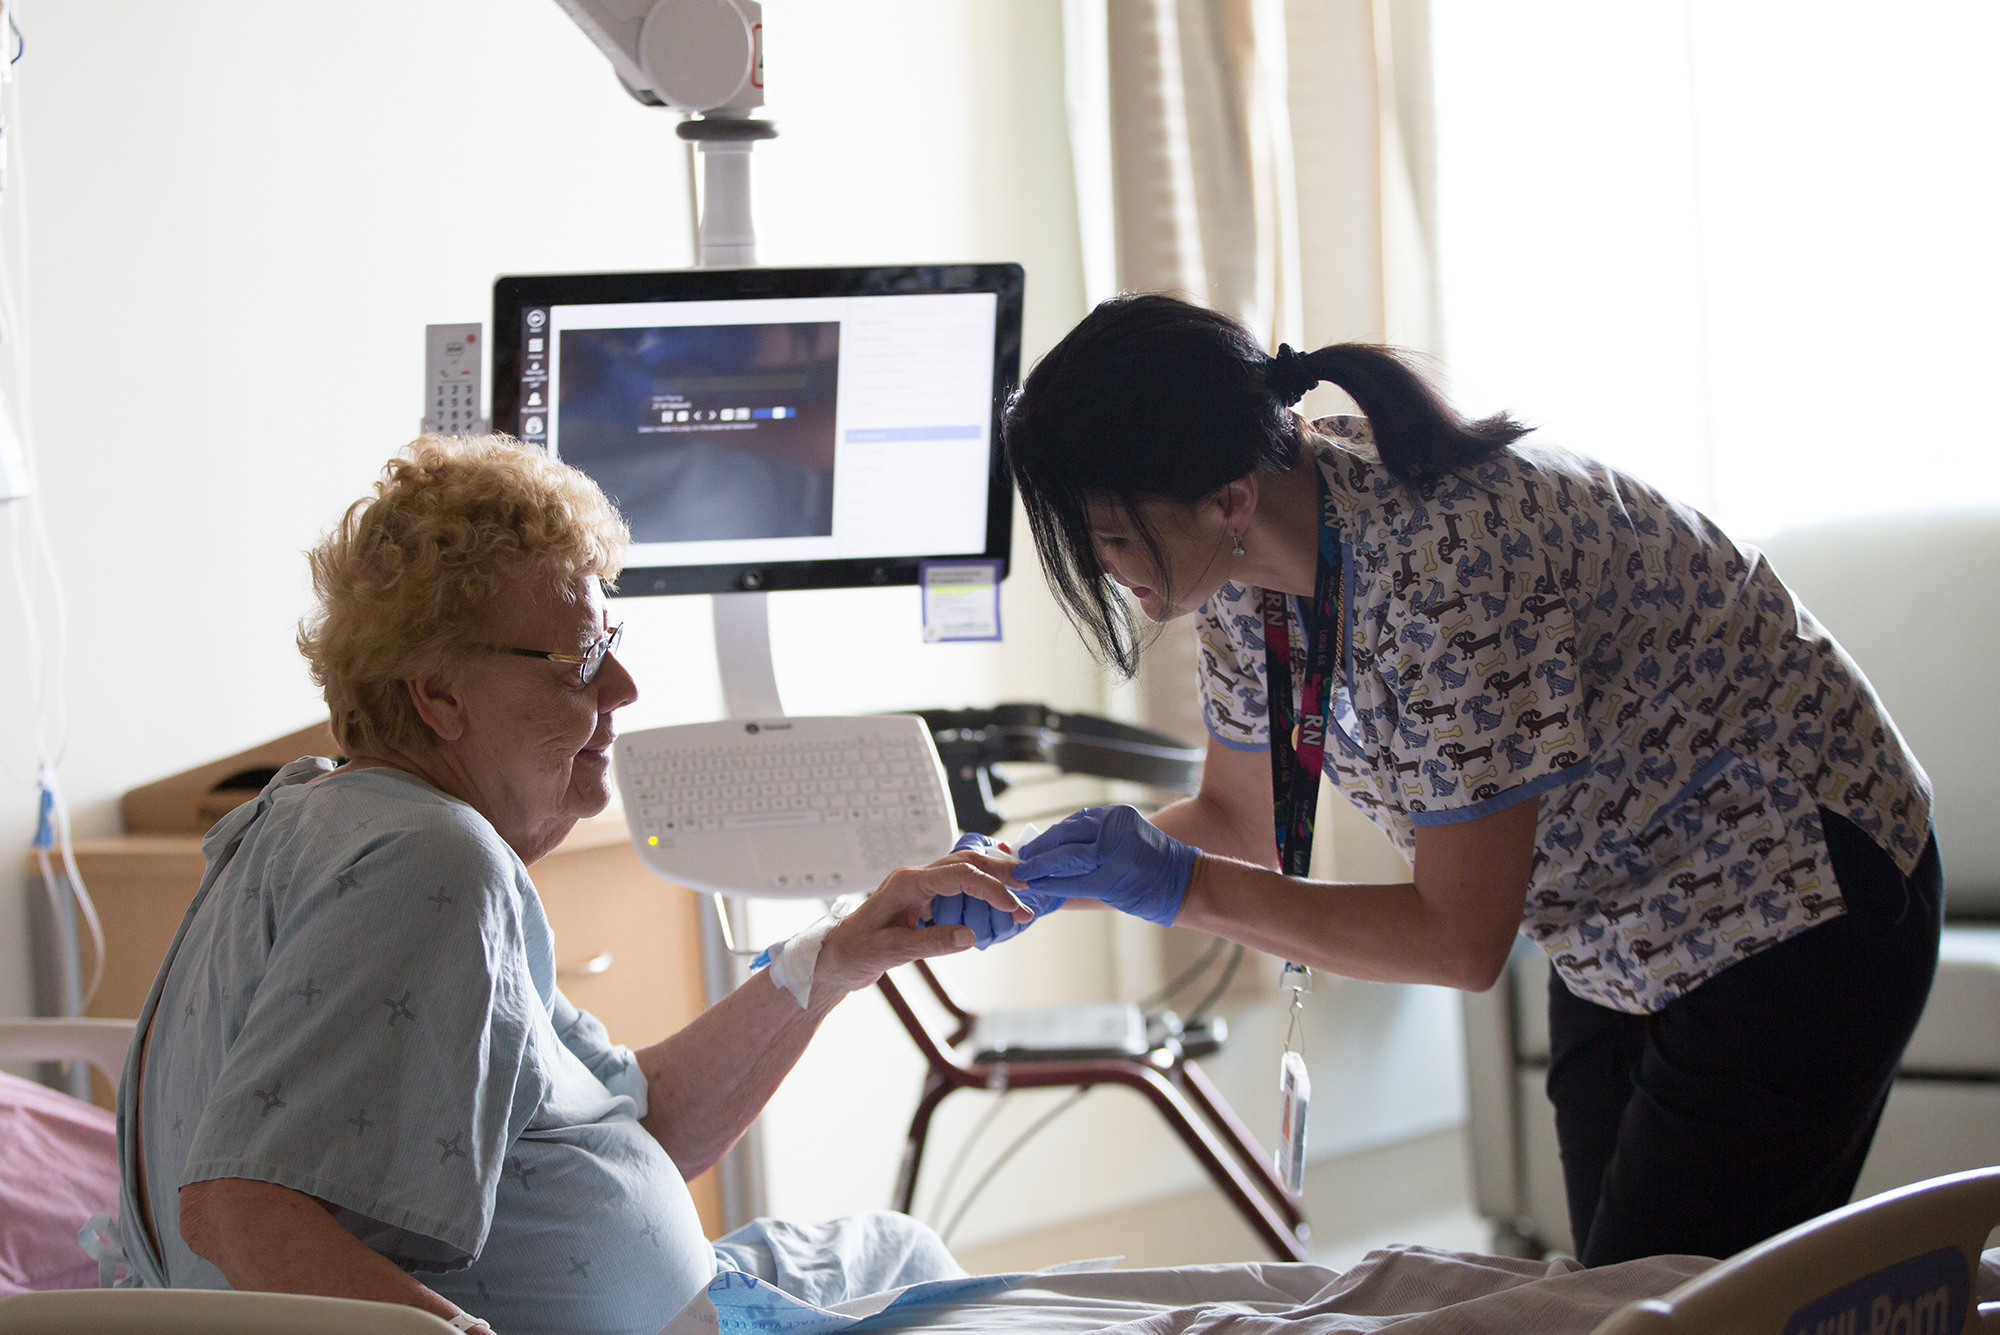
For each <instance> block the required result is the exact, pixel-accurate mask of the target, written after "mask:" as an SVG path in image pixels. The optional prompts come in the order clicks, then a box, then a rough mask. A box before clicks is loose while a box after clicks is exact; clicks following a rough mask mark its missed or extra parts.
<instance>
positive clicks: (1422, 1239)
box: [954, 1127, 1493, 1273]
mask: <svg viewBox="0 0 2000 1335" xmlns="http://www.w3.org/2000/svg"><path fill="white" fill-rule="evenodd" d="M1306 1212H1307V1217H1308V1218H1310V1219H1311V1220H1312V1221H1313V1229H1314V1255H1315V1258H1316V1259H1317V1260H1318V1261H1319V1262H1320V1264H1322V1265H1325V1266H1328V1267H1329V1268H1332V1269H1336V1270H1345V1269H1347V1268H1348V1267H1349V1266H1352V1265H1353V1264H1354V1263H1355V1262H1357V1261H1359V1260H1360V1259H1361V1258H1362V1257H1364V1256H1366V1255H1367V1254H1368V1253H1369V1252H1371V1251H1373V1250H1375V1249H1376V1248H1378V1247H1384V1246H1389V1245H1391V1244H1396V1243H1404V1244H1407V1243H1420V1244H1422V1245H1425V1246H1430V1247H1437V1248H1440V1249H1443V1250H1448V1251H1471V1252H1487V1251H1490V1250H1492V1240H1493V1239H1492V1230H1491V1228H1490V1227H1489V1226H1488V1225H1487V1223H1486V1222H1485V1221H1484V1220H1483V1219H1481V1218H1480V1217H1479V1216H1478V1215H1477V1214H1476V1213H1475V1212H1474V1211H1473V1208H1472V1193H1471V1183H1470V1181H1469V1179H1468V1176H1467V1173H1466V1152H1465V1136H1464V1131H1463V1128H1460V1127H1450V1128H1447V1129H1445V1130H1442V1131H1438V1132H1434V1133H1432V1134H1430V1135H1427V1136H1420V1137H1417V1138H1415V1139H1412V1140H1407V1141H1402V1142H1398V1143H1396V1144H1393V1145H1385V1146H1381V1147H1378V1148H1375V1149H1371V1150H1365V1151H1362V1152H1360V1153H1357V1154H1351V1155H1344V1156H1340V1157H1338V1158H1331V1159H1323V1160H1319V1161H1317V1162H1315V1163H1313V1164H1311V1165H1310V1166H1309V1168H1308V1170H1307V1181H1306ZM954 1250H955V1251H956V1252H957V1254H958V1257H959V1259H960V1261H961V1262H963V1263H964V1264H965V1266H966V1268H967V1269H970V1270H973V1271H975V1272H980V1273H996V1272H1004V1271H1014V1270H1032V1269H1036V1268H1038V1267H1041V1266H1045V1265H1053V1264H1056V1263H1057V1262H1061V1261H1072V1260H1077V1259H1080V1258H1083V1257H1091V1256H1121V1257H1123V1258H1124V1264H1125V1265H1126V1266H1127V1267H1132V1268H1139V1267H1149V1266H1175V1265H1196V1264H1201V1263H1204V1262H1223V1261H1263V1260H1269V1259H1271V1255H1270V1252H1269V1250H1268V1249H1267V1248H1265V1246H1264V1245H1263V1243H1262V1242H1261V1241H1259V1240H1258V1238H1257V1237H1256V1235H1255V1234H1253V1233H1252V1232H1251V1231H1250V1229H1249V1228H1248V1227H1247V1226H1246V1225H1245V1224H1244V1223H1243V1222H1242V1220H1241V1219H1240V1218H1239V1217H1238V1216H1237V1215H1236V1213H1235V1212H1234V1211H1233V1210H1232V1209H1231V1208H1230V1207H1229V1206H1228V1204H1227V1203H1226V1202H1225V1201H1224V1200H1223V1199H1222V1197H1221V1196H1220V1195H1219V1194H1218V1193H1216V1192H1215V1191H1213V1190H1201V1191H1196V1192H1191V1193H1188V1194H1186V1195H1182V1196H1175V1197H1170V1198H1167V1199H1164V1200H1156V1201H1148V1202H1147V1203H1145V1204H1144V1205H1142V1206H1137V1207H1133V1208H1131V1209H1126V1210H1119V1211H1116V1212H1113V1213H1111V1214H1106V1215H1099V1216H1096V1217H1093V1218H1088V1219H1079V1220H1071V1221H1067V1222H1064V1223H1060V1224H1056V1225H1052V1226H1051V1227H1049V1228H1046V1229H1041V1230H1038V1231H1036V1232H1034V1233H1029V1234H1022V1235H1018V1236H1015V1237H1010V1238H1002V1239H994V1240H989V1241H986V1242H983V1243H980V1244H976V1245H970V1246H960V1247H956V1248H954Z"/></svg>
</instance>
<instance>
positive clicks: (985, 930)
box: [931, 834, 1064, 950]
mask: <svg viewBox="0 0 2000 1335" xmlns="http://www.w3.org/2000/svg"><path fill="white" fill-rule="evenodd" d="M943 861H945V862H963V863H966V864H967V865H969V866H974V867H978V868H980V869H981V870H982V871H985V872H987V873H989V874H990V875H993V876H997V877H1000V878H1001V879H1003V880H1004V881H1006V883H1007V887H1008V888H1009V889H1010V890H1012V891H1013V892H1014V897H1015V898H1016V899H1018V900H1020V901H1021V902H1022V903H1023V904H1025V905H1027V906H1028V908H1029V909H1031V910H1033V912H1034V915H1035V917H1036V918H1039V917H1041V916H1042V915H1043V914H1044V913H1053V912H1055V911H1056V910H1057V909H1059V908H1061V907H1062V906H1063V902H1064V899H1063V896H1061V895H1053V894H1049V893H1048V892H1046V891H1036V890H1032V889H1030V888H1029V887H1028V886H1027V885H1025V884H1024V883H1022V882H1021V881H1018V880H1015V879H1014V874H1013V869H1014V865H1015V864H1016V863H1017V862H1019V861H1020V859H1019V858H1017V857H1015V856H1014V850H1013V849H1011V848H1009V847H1007V845H1005V844H999V843H995V842H994V841H993V840H991V839H988V838H987V837H986V836H985V835H983V834H966V835H961V836H959V840H958V842H957V843H956V844H954V845H952V851H951V853H950V854H949V855H948V856H947V857H945V858H944V859H943ZM932 865H933V866H936V865H937V864H936V863H933V864H932ZM931 921H933V922H935V923H938V924H940V925H947V926H949V925H954V924H956V925H963V926H965V927H969V928H971V929H972V938H973V944H974V945H976V946H978V947H979V948H980V949H981V950H984V949H986V947H988V946H990V945H993V944H995V943H996V942H1000V941H1005V940H1008V939H1009V938H1011V937H1015V936H1018V935H1020V934H1021V933H1022V932H1023V931H1025V930H1027V926H1028V923H1030V922H1033V921H1034V919H1033V918H1030V919H1027V920H1025V921H1024V920H1023V919H1022V918H1021V917H1020V916H1019V915H1017V914H1011V913H1000V912H997V911H995V909H994V908H993V907H992V905H990V904H988V903H986V902H985V901H984V900H981V899H977V898H973V897H971V896H967V895H941V896H939V897H938V898H937V900H935V901H934V902H933V903H932V905H931Z"/></svg>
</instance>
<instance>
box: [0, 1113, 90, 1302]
mask: <svg viewBox="0 0 2000 1335" xmlns="http://www.w3.org/2000/svg"><path fill="white" fill-rule="evenodd" d="M100 1210H103V1211H106V1212H108V1213H110V1214H112V1215H116V1214H117V1212H118V1151H117V1134H116V1131H115V1130H114V1125H113V1119H112V1116H111V1114H110V1113H108V1112H105V1111H104V1110H103V1109H102V1108H97V1107H93V1106H91V1105H90V1104H88V1103H80V1102H78V1101H77V1100H75V1099H73V1098H70V1097H69V1096H68V1095H66V1094H58V1093H57V1092H56V1091H54V1090H52V1089H45V1088H43V1087H42V1086H41V1085H37V1084H33V1083H31V1082H29V1081H26V1080H21V1079H18V1078H16V1077H14V1076H11V1075H7V1074H5V1073H0V1297H5V1296H6V1295H8V1294H12V1293H21V1292H23V1291H25V1290H28V1289H94V1288H96V1287H97V1262H95V1261H93V1260H91V1259H90V1258H89V1257H87V1256H85V1255H84V1254H83V1249H82V1248H81V1247H79V1246H78V1245H77V1241H76V1231H77V1230H78V1229H80V1228H82V1227H83V1223H84V1220H86V1219H88V1218H90V1216H91V1215H93V1214H95V1213H97V1212H98V1211H100Z"/></svg>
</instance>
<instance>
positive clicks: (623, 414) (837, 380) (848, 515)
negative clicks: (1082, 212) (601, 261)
mask: <svg viewBox="0 0 2000 1335" xmlns="http://www.w3.org/2000/svg"><path fill="white" fill-rule="evenodd" d="M1021 289H1022V275H1021V269H1020V266H1018V265H1013V264H990V265H953V266H937V267H929V268H865V269H864V268H850V269H692V270H684V271H679V272H672V273H650V274H571V275H548V276H534V277H508V278H502V279H500V280H499V281H498V282H496V283H495V284H494V288H493V332H494V337H493V363H494V364H493V422H494V427H495V429H496V430H500V431H507V432H511V433H512V434H513V435H515V436H518V437H519V438H520V439H521V440H522V441H523V442H525V443H527V444H530V445H534V446H537V447H540V448H542V449H546V450H547V451H548V452H549V453H550V454H551V455H553V456H555V457H556V458H559V459H561V460H562V461H563V462H565V463H568V464H570V465H572V466H574V467H576V468H579V469H581V470H582V471H583V472H585V473H587V474H589V475H590V477H591V478H593V479H594V480H595V481H596V482H597V483H598V485H599V486H601V487H603V488H604V491H605V493H606V494H607V495H609V496H610V497H611V499H612V500H613V501H614V502H615V503H616V504H617V506H618V508H619V511H620V512H621V513H622V514H623V515H624V516H625V520H626V522H627V523H628V524H629V525H631V528H632V547H631V549H630V550H629V551H628V552H627V554H626V573H625V575H624V577H623V578H622V579H621V580H620V582H619V587H618V592H619V593H621V594H656V593H717V592H724V591H730V590H744V589H803V588H831V587H842V586H857V585H874V584H909V583H914V582H915V581H916V578H917V571H918V567H919V565H920V564H921V563H922V562H924V561H928V560H933V559H938V558H950V557H958V558H966V557H983V558H990V559H993V560H998V561H1000V562H1002V570H1003V572H1004V570H1005V562H1006V560H1007V549H1008V539H1009V536H1010V532H1009V530H1010V527H1011V523H1012V515H1013V496H1012V491H1011V488H1010V486H1009V483H1008V480H1007V477H1006V473H1005V471H1004V468H1003V466H1002V464H1001V461H1000V450H999V438H1000V433H999V423H1000V411H1001V409H1002V407H1003V406H1004V404H1005V402H1006V396H1007V394H1008V392H1009V391H1010V390H1011V389H1012V388H1013V386H1014V383H1015V380H1016V378H1017V376H1018V375H1019V371H1020V346H1021Z"/></svg>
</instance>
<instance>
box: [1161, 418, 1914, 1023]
mask: <svg viewBox="0 0 2000 1335" xmlns="http://www.w3.org/2000/svg"><path fill="white" fill-rule="evenodd" d="M1319 425H1320V427H1321V428H1322V429H1323V430H1325V431H1327V432H1328V433H1330V434H1331V436H1332V437H1333V438H1334V441H1333V443H1332V444H1330V445H1328V446H1327V447H1325V448H1323V449H1322V450H1321V451H1320V453H1319V455H1318V463H1319V469H1320V474H1321V477H1322V478H1323V479H1324V481H1325V483H1326V492H1325V512H1324V516H1323V523H1324V528H1325V531H1326V532H1327V533H1328V534H1330V535H1331V537H1332V540H1335V541H1337V542H1338V543H1339V544H1340V547H1341V550H1342V553H1343V560H1344V572H1345V577H1346V578H1345V592H1344V602H1343V606H1344V608H1345V610H1346V616H1347V622H1348V633H1349V640H1348V654H1347V659H1346V661H1345V662H1344V663H1343V664H1342V665H1341V675H1340V682H1339V686H1338V694H1337V699H1336V702H1335V707H1334V711H1333V723H1334V725H1335V726H1334V727H1332V728H1330V729H1329V730H1328V742H1327V748H1326V769H1327V773H1328V774H1329V775H1330V776H1331V777H1332V778H1334V779H1335V780H1336V781H1337V782H1338V783H1339V785H1340V788H1341V792H1342V795H1343V796H1345V797H1347V798H1348V799H1349V800H1350V801H1352V802H1354V803H1355V804H1356V805H1357V806H1359V807H1361V808H1362V810H1363V811H1365V812H1366V813H1367V815H1368V816H1369V818H1370V819H1371V820H1373V821H1374V822H1375V824H1376V825H1378V826H1379V827H1380V828H1381V829H1382V830H1383V831H1385V832H1386V833H1387V834H1388V835H1389V837H1390V838H1391V839H1392V840H1394V842H1395V843H1396V845H1397V847H1398V848H1400V849H1401V850H1402V852H1403V854H1404V856H1405V857H1410V856H1413V854H1414V850H1415V846H1416V831H1417V830H1418V829H1419V828H1421V827H1423V826H1425V825H1442V824H1450V823H1453V822H1457V821H1464V820H1472V819H1476V818H1477V817H1480V816H1483V815H1487V814H1489V813H1491V812H1494V811H1499V810H1501V809H1502V808H1504V807H1507V806H1509V805H1511V804H1512V803H1515V802H1520V801H1525V800H1527V799H1529V798H1534V797H1539V798H1541V802H1542V806H1541V811H1540V815H1539V817H1538V819H1537V823H1536V827H1535V843H1536V847H1535V854H1534V867H1533V872H1532V875H1531V878H1530V884H1529V895H1528V900H1527V904H1526V906H1525V913H1524V917H1523V921H1522V930H1523V931H1524V932H1526V933H1527V934H1529V935H1530V936H1532V937H1534V938H1535V939H1536V940H1537V941H1539V942H1540V943H1541V944H1542V946H1543V947H1544V948H1545V949H1546V950H1547V951H1548V953H1549V955H1550V957H1551V959H1552V960H1553V962H1554V964H1555V967H1556V969H1557V971H1558V972H1559V973H1560V974H1561V975H1562V978H1563V981H1564V983H1565V984H1566V985H1567V986H1568V988H1569V990H1570V991H1571V992H1573V993H1574V994H1575V995H1577V996H1579V997H1583V998H1585V999H1587V1000H1590V1001H1594V1002H1597V1003H1598V1004H1600V1005H1604V1006H1609V1007H1612V1008H1614V1009H1617V1010H1623V1011H1628V1012H1635V1013H1645V1012H1648V1011H1656V1010H1658V1009H1660V1008H1661V1007H1663V1006H1665V1005H1667V1004H1668V1003H1669V1002H1671V1001H1673V1000H1674V999H1675V998H1676V997H1679V996H1682V995H1684V994H1685V993H1687V992H1689V991H1691V990H1693V989H1694V988H1695V987H1698V986H1699V985H1700V984H1701V983H1702V982H1703V980H1705V979H1707V978H1709V977H1711V976H1713V975H1714V974H1715V973H1717V972H1719V971H1720V970H1722V969H1724V968H1727V967H1728V966H1729V965H1730V964H1732V963H1734V962H1736V961H1738V960H1741V959H1746V958H1748V957H1749V956H1751V955H1753V954H1756V953H1757V952H1758V951H1761V950H1765V949H1768V948H1769V947H1771V946H1773V945H1776V944H1777V943H1778V942H1780V941H1783V940H1785V939H1787V938H1789V937H1791V936H1794V935H1796V934H1798V933H1799V932H1802V931H1804V930H1806V929H1807V928H1809V927H1811V926H1812V925H1813V924H1814V923H1816V922H1823V921H1826V920H1828V919H1830V918H1833V917H1837V916H1838V915H1840V914H1841V913H1843V912H1845V911H1846V906H1845V903H1844V901H1843V900H1842V899H1841V895H1840V887H1839V886H1838V884H1837V883H1836V882H1835V880H1834V877H1833V871H1832V868H1831V865H1830V863H1829V862H1828V860H1827V851H1826V840H1825V837H1824V834H1823V832H1822V830H1821V827H1820V817H1819V809H1820V808H1821V807H1825V808H1827V809H1828V810H1830V811H1835V812H1838V813H1839V814H1840V815H1841V816H1843V817H1845V818H1846V819H1848V820H1850V821H1853V822H1854V823H1855V824H1856V825H1858V826H1859V827H1860V828H1861V829H1862V830H1863V831H1864V832H1865V833H1867V835H1868V836H1869V837H1870V838H1871V839H1873V840H1874V841H1875V842H1876V843H1877V844H1878V845H1880V846H1881V848H1882V849H1883V850H1884V851H1885V852H1887V853H1888V854H1889V855H1890V856H1891V857H1892V858H1894V859H1895V861H1896V864H1897V866H1898V867H1900V868H1901V869H1902V871H1903V873H1904V874H1905V875H1908V874H1909V873H1910V872H1911V871H1912V870H1913V869H1914V868H1915V866H1916V864H1917V860H1918V859H1919V858H1920V857H1921V856H1922V853H1923V849H1924V845H1925V843H1926V841H1927V839H1928V836H1929V826H1930V806H1931V790H1930V781H1929V780H1928V779H1927V778H1926V777H1925V775H1924V772H1923V769H1922V768H1921V767H1920V766H1919V765H1918V764H1917V762H1916V759H1915V757H1913V756H1912V755H1911V754H1910V751H1909V749H1908V747H1906V746H1905V745H1904V743H1903V739H1902V737H1901V736H1900V735H1899V734H1898V733H1897V731H1896V729H1895V725H1894V724H1892V723H1891V722H1890V721H1889V716H1888V714H1887V713H1886V712H1884V710H1883V709H1882V706H1881V703H1880V701H1878V700H1877V699H1876V697H1875V692H1874V691H1873V689H1872V688H1871V687H1870V686H1869V685H1868V681H1867V679H1866V678H1865V677H1864V676H1862V674H1861V670H1860V669H1859V668H1857V667H1856V666H1855V665H1854V662H1853V660H1852V659H1850V658H1849V657H1848V656H1847V654H1846V653H1845V652H1843V651H1842V649H1841V648H1840V646H1839V645H1838V644H1836V643H1835V642H1834V641H1833V639H1832V637H1831V636H1829V635H1828V634H1827V633H1826V631H1825V629H1824V628H1822V627H1821V626H1820V624H1819V623H1818V622H1817V621H1815V620H1814V619H1813V617H1812V615H1811V613H1809V612H1807V611H1806V609H1805V608H1803V607H1801V606H1800V605H1799V603H1798V601H1797V599H1795V598H1793V596H1792V593H1791V590H1789V589H1787V588H1786V587H1785V585H1784V583H1783V582H1782V581H1780V580H1779V578H1778V577H1777V575H1776V574H1774V573H1773V572H1772V570H1771V567H1770V566H1769V565H1767V564H1765V562H1764V558H1763V556H1762V555H1761V554H1760V553H1759V552H1758V551H1757V550H1756V549H1755V548H1754V547H1747V546H1740V545H1738V544H1736V543H1734V542H1732V541H1730V539H1729V538H1728V537H1727V536H1726V535H1724V534H1723V533H1722V532H1721V530H1719V529H1717V528H1716V527H1715V525H1714V524H1712V523H1710V522H1709V521H1708V520H1707V519H1706V518H1704V517H1703V516H1702V515H1700V514H1699V513H1697V512H1696V511H1694V510H1692V509H1690V508H1688V507H1687V506H1684V505H1680V504H1677V503H1676V502H1674V501H1672V500H1670V499H1668V498H1667V497H1665V496H1663V495H1661V494H1660V493H1659V492H1657V491H1655V490H1653V489H1652V488H1651V487H1649V486H1647V485H1646V484H1645V483H1643V482H1640V481H1639V480H1637V479H1636V478H1631V477H1628V476H1626V475H1624V474H1622V473H1619V472H1617V471H1616V470H1614V469H1610V468H1607V467H1605V466H1604V465H1602V464H1599V463H1596V462H1594V461H1592V460H1589V459H1585V458H1582V457H1581V456H1578V455H1575V454H1571V453H1569V452H1567V451H1564V450H1560V449H1551V448H1545V447H1542V446H1539V445H1535V444H1531V443H1524V444H1520V445H1515V446H1512V447H1510V448H1508V449H1506V450H1504V451H1502V452H1501V453H1499V454H1498V455H1495V456H1494V457H1493V458H1491V459H1487V460H1484V461H1482V462H1481V463H1478V464H1476V465H1474V466H1472V467H1471V468H1467V469H1463V470H1460V472H1459V473H1458V474H1455V475H1452V476H1448V477H1445V478H1442V479H1440V480H1437V481H1434V482H1429V483H1425V484H1422V485H1420V486H1410V485H1406V484H1404V483H1400V482H1397V481H1396V480H1395V479H1394V478H1392V477H1390V476H1389V474H1388V472H1387V470H1385V469H1384V468H1383V467H1382V464H1381V462H1380V460H1379V459H1378V458H1377V457H1376V455H1375V450H1374V445H1373V442H1372V439H1371V438H1370V436H1369V433H1368V424H1367V422H1366V421H1365V420H1363V419H1361V418H1357V417H1337V418H1329V419H1327V420H1325V421H1323V422H1321V423H1319ZM1291 620H1292V626H1293V630H1292V637H1291V639H1292V645H1293V673H1292V681H1293V684H1294V690H1295V691H1296V690H1297V687H1298V684H1299V683H1300V682H1302V681H1303V680H1304V677H1305V671H1304V668H1305V664H1304V652H1305V651H1304V644H1305V637H1304V635H1303V634H1301V633H1300V632H1299V629H1298V625H1299V616H1298V607H1297V600H1296V599H1293V600H1292V613H1291ZM1196 629H1197V634H1198V636H1199V638H1200V668H1199V671H1200V680H1201V686H1202V690H1203V701H1202V712H1203V718H1204V720H1205V722H1206V723H1207V725H1208V730H1209V732H1210V734H1211V735H1213V736H1214V737H1215V739H1216V740H1217V741H1218V742H1220V743H1221V744H1222V745H1224V746H1227V747H1232V748H1235V749H1238V750H1263V749H1265V748H1267V747H1268V746H1269V744H1270V727H1269V722H1268V717H1267V715H1268V710H1267V705H1266V694H1265V685H1264V666H1265V665H1264V626H1263V619H1262V613H1261V605H1260V602H1259V599H1258V595H1257V593H1256V591H1255V590H1253V589H1249V588H1246V587H1244V586H1242V585H1239V584H1225V585H1224V586H1223V587H1222V589H1221V591H1220V592H1218V593H1217V594H1216V596H1215V597H1214V598H1212V599H1210V600H1209V602H1208V603H1206V604H1204V605H1203V607H1202V608H1201V611H1200V613H1199V615H1198V617H1197V627H1196Z"/></svg>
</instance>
